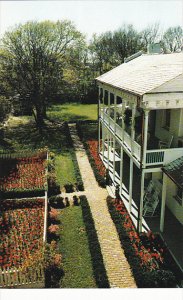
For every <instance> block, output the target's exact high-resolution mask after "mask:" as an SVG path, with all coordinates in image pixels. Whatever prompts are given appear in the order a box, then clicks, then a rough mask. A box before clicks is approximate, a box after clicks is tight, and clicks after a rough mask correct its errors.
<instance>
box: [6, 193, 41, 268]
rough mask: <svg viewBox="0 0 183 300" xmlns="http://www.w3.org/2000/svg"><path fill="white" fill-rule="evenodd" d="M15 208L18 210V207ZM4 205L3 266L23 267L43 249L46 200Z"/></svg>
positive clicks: (10, 202)
mask: <svg viewBox="0 0 183 300" xmlns="http://www.w3.org/2000/svg"><path fill="white" fill-rule="evenodd" d="M14 204H15V206H14ZM21 204H22V203H21V201H20V203H19V201H18V200H16V201H2V203H1V204H0V211H1V216H0V265H1V266H3V267H10V268H11V267H19V266H21V265H22V264H23V263H24V262H25V260H26V259H27V258H28V257H29V256H30V255H33V254H34V253H36V252H37V251H38V250H39V249H41V248H42V247H43V228H44V205H43V198H40V199H39V198H38V199H36V200H35V199H34V200H28V199H27V204H28V205H27V206H26V203H25V201H24V202H23V205H21Z"/></svg>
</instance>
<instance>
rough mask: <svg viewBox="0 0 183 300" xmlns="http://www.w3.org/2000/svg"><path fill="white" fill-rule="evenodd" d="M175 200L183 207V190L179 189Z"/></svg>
mask: <svg viewBox="0 0 183 300" xmlns="http://www.w3.org/2000/svg"><path fill="white" fill-rule="evenodd" d="M175 199H176V200H177V202H178V203H179V204H180V205H183V190H182V189H180V188H178V189H177V195H176V196H175Z"/></svg>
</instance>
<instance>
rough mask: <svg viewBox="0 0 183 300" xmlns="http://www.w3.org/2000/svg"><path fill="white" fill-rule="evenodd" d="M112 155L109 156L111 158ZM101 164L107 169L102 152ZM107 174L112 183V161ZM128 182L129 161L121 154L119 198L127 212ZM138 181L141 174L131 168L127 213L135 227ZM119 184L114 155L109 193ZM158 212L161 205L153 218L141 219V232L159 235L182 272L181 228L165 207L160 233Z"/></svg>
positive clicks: (118, 165)
mask: <svg viewBox="0 0 183 300" xmlns="http://www.w3.org/2000/svg"><path fill="white" fill-rule="evenodd" d="M112 156H113V155H110V157H111V158H112ZM103 162H104V164H105V166H106V167H108V161H107V151H105V152H104V159H103ZM109 174H110V177H111V179H112V181H113V179H114V170H113V161H112V160H110V161H109ZM129 181H130V159H129V157H128V155H127V154H126V153H124V154H123V185H122V193H121V197H122V199H123V201H124V204H125V206H126V208H127V210H128V211H129V192H128V189H129V188H128V187H129ZM140 181H141V174H140V170H139V169H138V168H137V167H136V166H135V164H134V166H133V189H132V209H131V212H130V211H129V213H130V215H131V218H132V220H133V222H134V224H135V226H136V227H137V224H138V214H139V207H140V185H141V184H140ZM148 182H149V179H145V186H147V185H148ZM119 183H120V159H119V156H118V155H117V153H116V159H115V182H113V183H112V185H111V191H112V192H113V194H114V193H115V186H116V185H117V184H119ZM160 210H161V203H160V205H159V207H158V208H157V211H156V213H155V215H154V216H153V217H143V220H142V231H148V230H152V231H153V232H154V233H156V232H157V233H160V234H161V236H162V237H163V239H164V240H165V243H166V244H167V246H168V248H169V250H170V252H171V253H172V255H173V257H174V258H175V260H176V261H177V264H178V265H179V266H180V268H181V270H182V272H183V234H182V232H183V226H182V225H181V223H180V222H178V220H177V219H176V218H175V216H174V215H173V214H172V213H171V211H170V210H169V209H168V207H167V206H166V207H165V219H164V231H163V232H160Z"/></svg>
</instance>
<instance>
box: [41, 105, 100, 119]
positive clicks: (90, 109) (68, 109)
mask: <svg viewBox="0 0 183 300" xmlns="http://www.w3.org/2000/svg"><path fill="white" fill-rule="evenodd" d="M47 115H48V117H49V118H51V119H52V120H55V121H60V122H62V121H66V122H76V121H79V120H83V121H84V120H97V105H96V104H80V103H65V104H57V105H53V106H52V107H50V108H49V109H48V112H47Z"/></svg>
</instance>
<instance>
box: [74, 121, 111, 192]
mask: <svg viewBox="0 0 183 300" xmlns="http://www.w3.org/2000/svg"><path fill="white" fill-rule="evenodd" d="M87 123H88V125H89V126H88V127H86V124H87ZM92 125H93V122H92V123H91V121H90V122H77V123H76V128H77V132H78V135H79V137H80V139H81V140H82V142H83V144H84V147H85V150H86V153H87V155H88V159H89V162H90V164H91V167H92V169H93V172H94V175H95V178H96V180H97V182H98V184H99V185H100V186H101V187H105V186H106V180H105V175H106V169H105V166H104V164H103V162H102V160H101V158H100V156H99V155H98V141H97V140H96V130H93V129H92V130H91V132H89V133H88V131H90V130H89V129H91V128H92ZM94 125H95V127H96V125H97V124H94Z"/></svg>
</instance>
